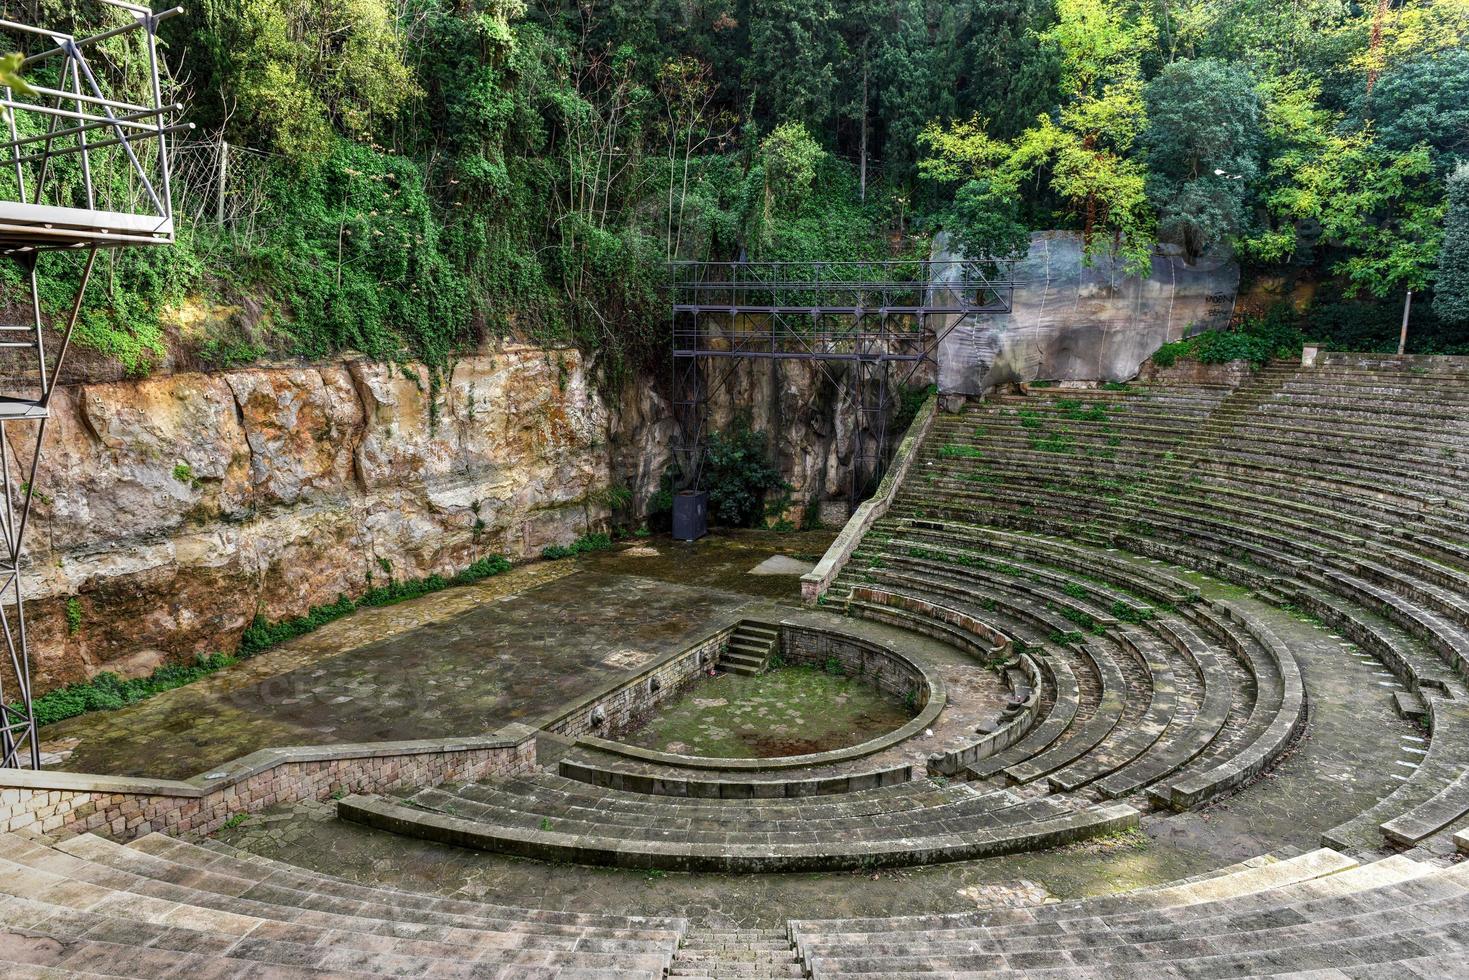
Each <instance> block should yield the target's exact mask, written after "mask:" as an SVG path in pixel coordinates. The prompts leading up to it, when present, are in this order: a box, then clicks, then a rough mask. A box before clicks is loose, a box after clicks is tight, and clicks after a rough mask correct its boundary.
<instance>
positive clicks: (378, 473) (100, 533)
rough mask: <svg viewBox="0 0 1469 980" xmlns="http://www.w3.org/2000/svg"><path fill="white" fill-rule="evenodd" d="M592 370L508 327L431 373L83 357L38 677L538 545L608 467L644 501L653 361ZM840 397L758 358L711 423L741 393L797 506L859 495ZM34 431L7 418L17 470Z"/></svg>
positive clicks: (817, 381) (654, 443) (663, 454)
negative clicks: (111, 362) (611, 383)
mask: <svg viewBox="0 0 1469 980" xmlns="http://www.w3.org/2000/svg"><path fill="white" fill-rule="evenodd" d="M589 374H590V372H589V369H588V366H587V365H586V364H585V363H584V361H583V359H582V357H581V356H580V355H579V354H578V353H577V352H576V351H574V350H545V349H541V348H537V347H529V346H516V345H504V346H500V347H496V348H494V349H487V350H484V351H482V352H480V353H478V354H475V355H474V356H469V357H464V358H462V359H460V360H459V361H457V362H456V363H455V364H454V365H453V367H452V370H451V371H450V372H449V373H448V375H447V377H445V378H444V379H443V380H442V382H441V383H440V384H439V385H437V386H435V385H434V384H433V383H432V381H431V377H430V373H429V372H428V370H427V369H425V368H423V367H421V366H417V367H403V366H399V365H391V364H380V363H376V362H371V361H366V360H348V361H343V362H338V363H327V364H321V365H315V366H302V365H300V364H292V365H288V366H279V367H254V368H249V369H243V370H236V371H228V372H224V373H215V374H200V373H174V374H168V373H162V374H159V375H156V376H154V377H150V378H148V379H145V380H118V379H115V378H114V377H109V376H107V375H106V374H100V375H99V373H97V372H93V371H90V370H88V371H86V375H85V376H86V377H88V378H91V379H98V378H99V377H100V378H101V380H89V381H84V382H82V383H78V384H76V385H72V386H68V387H62V388H58V389H57V393H56V395H55V396H54V398H53V401H52V418H51V421H50V423H49V425H48V428H47V432H46V446H45V452H44V453H43V455H42V460H41V466H40V470H39V473H38V476H37V480H36V488H37V496H36V502H35V504H34V510H33V512H32V517H31V524H30V529H29V531H28V534H27V554H26V563H27V568H28V572H27V578H26V594H27V596H28V606H27V612H28V623H29V627H30V637H31V649H32V658H33V660H32V663H33V672H34V676H35V681H36V688H37V690H38V691H42V690H47V689H49V688H51V687H54V686H56V685H58V684H61V683H66V682H70V681H76V680H83V679H86V678H88V677H91V676H94V675H95V674H97V673H98V672H100V671H104V670H109V671H113V672H116V673H119V674H122V675H124V676H134V675H138V674H143V673H146V672H148V671H149V670H152V669H153V668H154V667H156V666H158V665H159V664H160V663H162V662H164V661H167V660H171V659H173V660H176V659H179V658H184V657H188V656H191V655H193V654H195V653H202V652H211V651H216V650H233V649H234V648H235V646H236V645H237V644H238V642H239V638H240V634H241V633H242V632H243V630H244V629H245V627H246V626H247V625H248V624H249V622H250V621H251V619H253V618H254V617H255V616H256V615H257V614H259V615H263V616H265V617H266V618H267V619H271V620H276V619H281V618H284V617H289V616H295V615H299V614H301V613H304V612H306V611H307V610H308V609H309V608H310V607H311V606H313V605H321V604H323V603H329V602H332V601H334V600H336V599H337V597H338V596H340V595H342V594H346V595H350V596H357V595H360V594H361V593H362V592H364V591H365V590H366V589H367V588H369V587H370V586H372V585H373V584H378V585H381V584H385V583H386V581H387V580H388V578H389V577H392V578H396V579H400V580H401V579H409V578H420V577H422V576H425V575H429V574H431V573H439V574H452V573H453V572H456V571H458V570H460V569H462V568H464V567H465V566H467V565H469V564H471V563H473V562H474V561H475V560H477V559H479V558H481V557H484V556H486V555H490V554H504V555H507V556H509V557H511V558H519V557H526V556H532V555H536V554H538V553H539V552H540V550H541V548H543V547H544V546H545V545H547V544H550V543H553V542H556V543H566V542H569V541H571V540H573V539H574V538H576V537H577V536H578V535H581V534H583V533H585V531H586V530H587V529H588V527H592V528H598V527H603V526H605V524H606V523H607V521H608V520H609V518H611V517H613V516H614V515H611V514H610V513H609V510H608V505H607V501H609V500H611V499H613V496H614V495H611V494H608V493H607V489H608V488H609V487H613V486H616V487H625V488H627V489H628V490H630V491H632V500H631V502H630V503H629V504H628V505H627V508H626V510H625V511H624V512H623V513H619V514H618V515H615V516H616V518H617V519H619V520H624V521H626V520H637V519H638V518H639V517H640V515H642V514H643V513H645V512H646V508H647V504H648V502H649V500H650V499H651V497H652V496H653V494H654V493H656V492H657V490H658V484H659V479H660V477H661V476H662V474H663V471H664V469H665V467H666V466H667V464H668V461H669V458H670V445H671V442H672V438H673V423H672V420H671V417H670V414H671V413H670V412H669V409H668V403H667V399H666V393H664V392H663V391H662V390H661V388H660V386H659V385H658V384H656V383H654V382H653V381H652V380H651V379H640V380H639V381H637V382H635V383H630V384H629V385H628V386H627V387H626V388H625V389H624V390H622V391H620V392H616V393H614V394H613V395H612V396H611V397H610V398H609V397H604V395H603V394H601V393H599V391H598V389H597V387H596V386H595V385H594V384H593V382H592V379H591V378H590V376H589ZM926 380H927V378H917V379H914V383H918V382H922V381H926ZM850 400H851V399H850V392H849V390H848V383H847V380H846V377H845V375H844V374H843V373H842V372H841V371H840V370H830V369H823V368H822V367H820V366H819V365H814V364H795V363H787V364H778V365H774V366H772V364H771V363H770V362H759V363H748V364H742V365H740V366H739V367H738V368H737V369H736V370H735V371H734V372H733V373H732V374H730V375H729V376H728V377H727V378H725V380H724V382H723V384H722V385H721V386H720V387H719V389H718V390H717V391H716V392H715V393H714V395H713V397H712V398H711V403H710V409H709V423H710V427H711V428H714V429H722V428H726V427H728V426H729V425H730V424H731V423H732V421H733V420H734V417H735V415H736V413H738V412H745V413H747V414H748V415H749V416H750V421H751V424H752V425H754V426H756V427H757V428H759V429H761V430H764V431H767V432H770V433H772V436H771V449H772V451H773V454H774V456H775V458H776V460H777V462H778V464H779V466H780V468H781V471H782V473H783V474H784V475H785V477H786V479H787V480H788V481H789V483H790V485H791V488H792V489H791V494H790V507H789V508H788V509H787V511H786V515H785V516H786V517H787V518H788V519H789V520H792V521H793V522H796V523H799V522H800V521H801V520H802V518H803V516H804V512H805V505H807V504H808V503H814V502H816V501H819V500H823V499H830V498H844V497H845V496H846V495H847V492H848V472H849V470H848V466H849V464H850V459H851V445H850V443H851V433H850V429H849V426H850V421H849V419H850V417H851V415H850V411H851V410H850ZM32 431H33V430H32ZM30 436H31V433H27V432H25V430H23V429H17V430H16V431H14V432H12V440H11V446H10V449H11V465H12V466H15V467H17V470H18V471H24V469H25V468H26V467H27V466H28V465H29V452H30V446H29V437H30ZM23 442H25V443H26V444H25V445H22V443H23ZM68 603H73V604H74V605H75V606H76V608H78V609H79V611H80V613H81V623H80V627H79V628H77V629H75V630H71V629H69V626H68V617H67V614H66V613H67V605H68Z"/></svg>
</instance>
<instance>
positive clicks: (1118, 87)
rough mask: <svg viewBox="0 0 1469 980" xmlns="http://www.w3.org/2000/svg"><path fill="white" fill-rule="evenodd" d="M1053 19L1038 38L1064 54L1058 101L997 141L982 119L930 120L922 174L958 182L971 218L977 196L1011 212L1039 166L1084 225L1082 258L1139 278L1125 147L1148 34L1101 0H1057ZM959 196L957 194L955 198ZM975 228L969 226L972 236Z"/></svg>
mask: <svg viewBox="0 0 1469 980" xmlns="http://www.w3.org/2000/svg"><path fill="white" fill-rule="evenodd" d="M1057 12H1058V15H1059V19H1058V21H1057V23H1056V24H1055V25H1054V26H1053V27H1051V28H1050V29H1049V30H1047V31H1046V32H1045V33H1044V34H1043V35H1041V37H1042V40H1043V41H1045V43H1047V44H1049V45H1053V46H1054V47H1055V49H1056V50H1057V51H1058V53H1059V55H1060V58H1061V90H1062V93H1063V101H1062V104H1061V107H1060V109H1059V110H1058V111H1057V112H1056V113H1055V114H1054V115H1043V116H1041V117H1040V118H1039V119H1037V120H1036V122H1035V124H1034V125H1033V126H1032V127H1031V128H1030V129H1028V130H1026V131H1025V132H1024V133H1023V134H1021V136H1020V137H1019V138H1018V139H1016V140H1014V141H1006V140H1001V139H996V138H995V137H994V136H993V135H992V134H991V133H990V131H989V127H988V125H987V124H986V123H985V122H984V121H983V120H982V119H974V120H971V121H970V122H968V123H961V124H959V125H956V126H953V127H951V128H950V129H948V130H945V129H943V128H941V127H938V126H932V127H930V128H929V129H927V130H926V131H925V132H924V137H923V139H924V143H925V145H927V146H928V147H929V149H930V150H931V151H933V156H931V157H930V158H929V159H928V160H926V161H925V172H926V173H927V174H928V175H929V176H932V177H936V178H938V179H940V180H948V181H956V180H958V181H961V184H960V191H961V192H962V195H963V197H964V198H966V199H967V200H968V202H969V206H968V207H967V208H965V211H966V212H968V213H970V214H977V213H978V210H979V204H980V203H981V201H982V200H988V201H990V202H992V203H993V204H994V206H995V207H996V209H997V211H998V212H1000V213H1003V212H1004V211H1006V210H1009V209H1010V207H1011V203H1010V202H1013V201H1014V200H1015V199H1017V198H1019V196H1020V195H1021V192H1022V184H1023V183H1024V182H1025V181H1026V180H1027V179H1028V178H1031V177H1032V176H1034V175H1036V174H1037V173H1038V172H1040V171H1042V170H1044V171H1046V172H1047V173H1048V174H1049V179H1048V184H1049V187H1050V189H1051V190H1052V192H1054V193H1055V194H1056V195H1057V197H1059V198H1060V199H1061V200H1063V201H1064V202H1066V204H1067V205H1068V206H1069V208H1070V210H1071V212H1072V215H1073V217H1074V219H1075V220H1076V222H1077V223H1078V224H1079V225H1080V227H1081V233H1082V240H1083V242H1084V244H1085V249H1086V255H1087V259H1088V261H1090V260H1091V259H1093V258H1095V257H1096V256H1097V255H1098V254H1101V253H1106V254H1110V255H1113V256H1117V257H1120V258H1121V259H1122V260H1123V263H1124V265H1125V267H1126V269H1127V271H1128V272H1130V273H1134V274H1144V273H1145V272H1146V271H1147V269H1148V268H1149V265H1150V262H1151V260H1150V255H1151V252H1152V247H1153V229H1152V225H1153V216H1152V212H1151V209H1150V208H1149V206H1148V200H1147V195H1146V193H1145V189H1144V180H1145V174H1146V172H1145V170H1144V168H1143V165H1142V164H1141V163H1140V162H1139V161H1138V160H1136V159H1135V158H1133V157H1132V156H1131V155H1130V153H1131V151H1132V149H1133V144H1134V143H1135V142H1136V140H1137V137H1138V135H1139V134H1140V133H1141V132H1142V130H1143V127H1144V125H1145V123H1146V118H1147V117H1146V112H1145V109H1144V105H1143V98H1142V71H1141V65H1140V59H1141V56H1142V53H1143V51H1144V50H1145V48H1146V47H1147V44H1148V30H1147V29H1146V26H1145V25H1144V24H1142V23H1139V22H1135V21H1130V20H1128V19H1126V18H1125V16H1124V15H1123V13H1122V12H1121V11H1119V10H1118V8H1117V7H1115V6H1114V5H1112V4H1110V3H1107V2H1106V0H1060V2H1059V4H1058V6H1057ZM957 199H958V198H956V200H957ZM979 231H980V230H979V229H973V232H974V234H975V235H978V234H979Z"/></svg>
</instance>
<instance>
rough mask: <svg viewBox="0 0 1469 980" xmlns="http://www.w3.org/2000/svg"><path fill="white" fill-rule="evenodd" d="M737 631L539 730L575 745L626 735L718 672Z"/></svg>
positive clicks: (663, 662) (604, 692) (651, 668)
mask: <svg viewBox="0 0 1469 980" xmlns="http://www.w3.org/2000/svg"><path fill="white" fill-rule="evenodd" d="M735 627H736V624H735V623H731V624H730V625H728V626H725V627H723V628H721V629H718V630H716V631H714V632H713V633H711V634H709V635H708V636H706V637H704V638H703V639H702V640H699V641H698V642H697V643H695V644H694V645H693V646H691V647H688V648H687V649H685V650H680V651H677V652H675V653H672V654H669V655H667V656H664V657H660V658H659V659H657V660H655V661H654V662H653V663H651V664H649V665H648V666H647V667H645V668H643V669H642V670H640V671H638V673H636V674H635V675H633V676H632V677H626V678H623V677H619V678H614V679H613V680H611V681H609V682H608V683H607V684H605V685H603V686H602V687H601V688H599V689H598V690H595V691H593V692H592V693H591V694H588V695H587V696H586V697H584V698H582V699H581V700H579V701H578V702H577V703H576V704H575V705H573V706H572V707H570V708H567V709H565V710H563V711H560V712H557V713H554V714H552V715H550V716H548V717H543V718H542V719H541V720H540V721H538V722H533V724H534V725H535V726H536V727H537V728H539V729H541V730H542V731H545V732H549V733H551V734H552V735H559V736H563V737H565V738H571V739H575V738H580V737H582V736H585V735H594V734H599V733H600V734H602V735H609V734H611V733H616V732H622V731H626V730H627V729H628V728H630V727H632V726H633V725H635V724H636V723H637V722H638V721H640V720H641V719H642V718H643V716H644V715H646V714H647V713H648V712H649V711H651V710H652V709H653V708H655V707H657V706H658V705H659V704H661V703H662V702H664V701H666V700H667V699H668V698H671V697H674V696H676V695H678V694H681V693H682V692H683V691H685V690H686V689H687V688H688V687H689V685H690V684H692V683H693V682H694V681H696V680H698V678H699V677H701V676H702V675H703V674H704V672H705V671H706V670H708V669H709V668H711V667H713V666H714V664H715V662H716V661H718V659H719V654H720V652H721V651H722V650H723V649H724V646H725V644H727V643H728V642H729V637H730V634H731V633H733V632H734V631H735Z"/></svg>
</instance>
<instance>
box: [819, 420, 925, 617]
mask: <svg viewBox="0 0 1469 980" xmlns="http://www.w3.org/2000/svg"><path fill="white" fill-rule="evenodd" d="M937 411H938V399H937V397H936V396H933V395H930V396H929V398H928V400H927V401H925V402H924V403H923V407H922V408H920V409H919V410H918V414H917V415H915V416H914V417H913V424H912V425H910V426H908V434H907V435H905V436H904V437H903V441H902V442H901V443H899V444H898V449H897V451H896V452H895V453H893V462H892V465H891V466H890V467H888V471H887V474H886V475H885V476H884V477H883V478H882V483H880V484H878V487H877V492H876V493H875V494H873V495H872V498H871V499H870V500H867V501H865V502H864V503H863V504H862V505H861V506H859V507H858V508H857V510H856V513H854V514H853V515H852V516H851V518H850V519H849V520H848V521H847V526H846V527H844V528H842V532H841V533H840V534H838V535H837V539H836V540H835V541H833V542H832V543H831V547H830V548H827V549H826V554H824V555H822V556H821V561H819V562H817V563H816V567H815V568H813V569H812V570H811V571H809V572H807V573H806V574H805V575H802V576H801V597H802V598H803V599H805V600H806V602H808V603H815V602H817V601H819V600H820V599H821V597H822V596H824V595H826V590H827V589H829V588H831V583H832V582H834V581H836V577H837V576H838V575H840V574H841V571H842V569H843V568H844V567H846V564H847V561H848V560H849V559H850V558H851V557H852V554H853V552H855V551H856V550H857V546H858V545H859V544H861V542H862V536H863V535H865V534H866V533H867V531H868V529H869V528H871V527H872V525H874V524H876V523H877V522H878V521H879V520H880V519H881V518H882V516H883V515H884V514H886V513H887V512H888V508H889V507H891V506H892V503H893V499H894V498H895V497H896V496H897V494H898V487H899V486H901V485H902V483H903V478H904V477H905V476H907V475H908V469H909V467H911V466H912V465H913V460H914V459H916V458H917V456H918V447H919V446H921V445H922V444H923V440H924V439H925V438H927V437H928V431H929V429H931V428H932V427H933V419H934V415H935V414H936V413H937Z"/></svg>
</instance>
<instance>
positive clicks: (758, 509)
mask: <svg viewBox="0 0 1469 980" xmlns="http://www.w3.org/2000/svg"><path fill="white" fill-rule="evenodd" d="M768 457H769V453H768V451H767V446H766V439H765V433H763V432H755V431H752V430H751V429H750V424H749V420H748V419H743V418H742V419H737V420H736V421H735V424H734V427H733V428H732V429H730V430H729V431H728V432H713V433H710V435H709V443H708V446H707V447H706V448H705V450H704V489H706V490H708V491H709V516H710V518H711V519H712V520H713V521H714V522H715V523H717V524H722V525H724V526H726V527H753V526H755V525H756V524H759V523H761V522H762V521H763V520H764V518H765V516H766V513H765V511H766V508H765V496H766V494H767V493H769V492H770V491H772V490H789V489H790V485H789V484H787V483H786V482H785V481H784V480H783V479H781V476H780V471H779V470H777V469H776V468H775V467H774V466H772V465H771V463H770V460H769V458H768Z"/></svg>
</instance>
